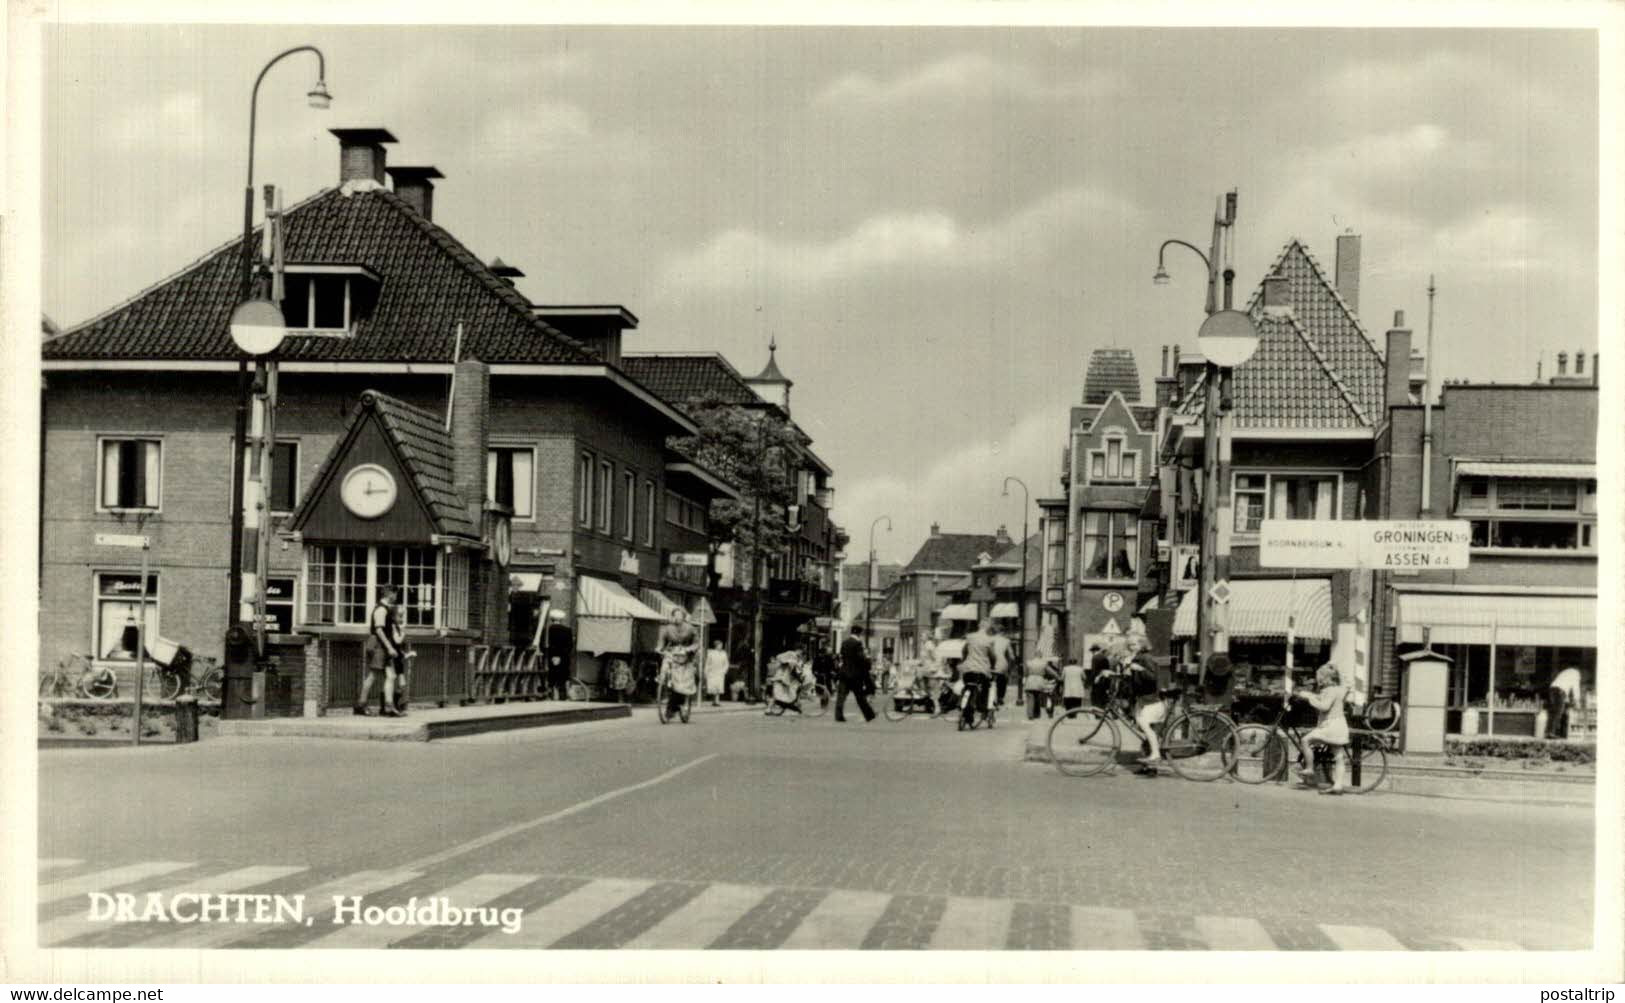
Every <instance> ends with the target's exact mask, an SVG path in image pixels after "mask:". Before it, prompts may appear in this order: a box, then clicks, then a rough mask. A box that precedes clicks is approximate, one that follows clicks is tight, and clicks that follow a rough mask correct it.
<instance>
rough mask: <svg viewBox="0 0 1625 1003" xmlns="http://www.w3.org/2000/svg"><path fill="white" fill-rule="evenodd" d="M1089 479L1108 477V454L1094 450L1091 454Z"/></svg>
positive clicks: (1097, 479)
mask: <svg viewBox="0 0 1625 1003" xmlns="http://www.w3.org/2000/svg"><path fill="white" fill-rule="evenodd" d="M1089 479H1090V480H1091V481H1103V480H1105V479H1106V454H1105V453H1101V452H1092V453H1090V454H1089Z"/></svg>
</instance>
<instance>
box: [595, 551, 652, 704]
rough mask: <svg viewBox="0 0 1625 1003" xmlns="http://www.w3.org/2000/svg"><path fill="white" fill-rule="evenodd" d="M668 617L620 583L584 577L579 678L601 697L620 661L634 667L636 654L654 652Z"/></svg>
mask: <svg viewBox="0 0 1625 1003" xmlns="http://www.w3.org/2000/svg"><path fill="white" fill-rule="evenodd" d="M664 619H665V618H664V617H662V616H661V615H660V613H659V612H658V611H657V610H655V609H653V608H651V607H650V606H649V605H648V604H647V603H645V602H643V601H642V600H640V599H638V598H637V597H636V596H634V595H632V593H630V592H628V591H627V590H626V589H625V588H623V587H622V586H621V584H620V583H619V582H612V581H610V580H609V579H607V578H594V577H592V576H591V575H581V576H579V577H578V578H577V579H576V638H575V641H576V665H575V679H576V681H577V682H579V683H580V684H582V685H583V686H585V687H586V688H587V690H588V692H589V693H599V694H601V693H602V692H603V691H604V690H605V689H606V688H607V687H608V686H609V682H610V672H611V668H612V666H613V664H614V662H615V660H616V659H620V660H622V661H625V662H626V663H627V664H628V666H630V665H631V663H632V660H633V656H634V654H636V653H638V652H646V651H651V650H653V648H654V643H655V631H657V630H658V629H659V626H660V623H661V622H662V621H663V620H664Z"/></svg>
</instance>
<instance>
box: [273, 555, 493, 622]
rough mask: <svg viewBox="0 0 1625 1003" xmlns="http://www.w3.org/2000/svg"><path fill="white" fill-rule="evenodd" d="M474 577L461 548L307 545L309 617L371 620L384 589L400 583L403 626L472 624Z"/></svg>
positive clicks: (306, 600) (306, 564) (307, 600)
mask: <svg viewBox="0 0 1625 1003" xmlns="http://www.w3.org/2000/svg"><path fill="white" fill-rule="evenodd" d="M443 572H444V575H445V577H446V587H445V588H444V589H441V588H440V587H439V583H440V581H441V577H442V573H443ZM468 578H469V571H468V555H467V554H466V553H465V552H463V551H460V550H459V551H454V552H453V553H451V554H449V555H444V554H442V553H441V552H440V550H439V549H438V548H435V547H360V546H333V545H322V544H312V545H310V546H307V547H306V548H305V622H306V623H308V624H318V625H325V626H341V625H342V626H365V625H366V622H367V613H368V612H369V611H370V610H371V608H372V604H373V603H374V602H376V601H377V597H378V589H379V588H380V587H382V586H384V585H394V586H395V587H396V588H398V589H400V605H399V606H398V607H397V608H398V609H399V611H400V619H401V624H402V625H403V626H407V627H449V628H454V629H461V628H464V627H467V626H468Z"/></svg>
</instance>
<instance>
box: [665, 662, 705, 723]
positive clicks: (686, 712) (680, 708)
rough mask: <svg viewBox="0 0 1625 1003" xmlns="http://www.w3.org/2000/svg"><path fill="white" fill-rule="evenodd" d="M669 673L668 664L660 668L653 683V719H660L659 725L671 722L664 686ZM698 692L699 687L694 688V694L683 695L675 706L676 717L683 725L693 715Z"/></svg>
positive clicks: (667, 691)
mask: <svg viewBox="0 0 1625 1003" xmlns="http://www.w3.org/2000/svg"><path fill="white" fill-rule="evenodd" d="M670 671H671V665H670V663H669V662H668V663H667V664H666V665H663V666H662V667H661V669H660V677H659V679H658V680H657V681H656V682H655V717H657V718H659V719H660V723H661V724H666V723H668V722H669V721H670V720H671V709H670V707H669V706H668V702H667V696H668V694H669V690H668V689H667V684H666V677H667V674H668V673H669V672H670ZM698 691H699V687H698V686H696V687H695V692H694V693H686V694H683V695H682V696H683V700H682V702H681V703H680V704H678V705H677V716H678V718H679V719H680V720H681V721H682V722H683V723H684V724H687V723H688V719H689V716H690V715H691V714H693V713H694V700H695V696H696V694H697V693H698Z"/></svg>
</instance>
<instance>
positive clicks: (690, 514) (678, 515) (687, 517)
mask: <svg viewBox="0 0 1625 1003" xmlns="http://www.w3.org/2000/svg"><path fill="white" fill-rule="evenodd" d="M705 516H706V512H705V506H703V505H701V504H699V503H698V502H692V501H689V500H688V499H687V498H684V497H683V496H682V495H680V494H678V493H677V492H675V491H667V492H666V521H667V522H669V523H671V524H672V525H674V526H682V527H683V528H684V529H692V530H693V531H694V532H696V533H703V532H705Z"/></svg>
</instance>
